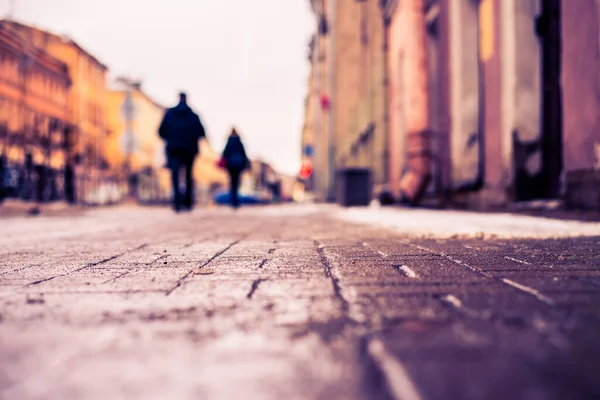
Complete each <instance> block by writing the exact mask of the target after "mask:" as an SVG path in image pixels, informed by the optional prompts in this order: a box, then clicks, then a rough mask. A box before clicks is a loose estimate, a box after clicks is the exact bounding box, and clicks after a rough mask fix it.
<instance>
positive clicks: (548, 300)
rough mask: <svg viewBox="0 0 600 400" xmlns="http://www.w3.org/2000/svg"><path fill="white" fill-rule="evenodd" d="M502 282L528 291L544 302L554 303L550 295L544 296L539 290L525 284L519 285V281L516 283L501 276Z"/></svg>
mask: <svg viewBox="0 0 600 400" xmlns="http://www.w3.org/2000/svg"><path fill="white" fill-rule="evenodd" d="M502 282H504V283H506V284H507V285H510V286H512V287H514V288H516V289H519V290H521V291H523V292H525V293H529V294H531V295H534V296H535V297H537V298H538V299H539V300H541V301H543V302H544V303H546V304H548V305H551V306H553V305H554V300H552V299H551V298H550V297H548V296H545V295H543V294H541V293H540V292H539V291H537V290H535V289H533V288H530V287H529V286H525V285H521V284H520V283H517V282H515V281H511V280H510V279H506V278H503V279H502Z"/></svg>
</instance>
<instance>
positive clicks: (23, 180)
mask: <svg viewBox="0 0 600 400" xmlns="http://www.w3.org/2000/svg"><path fill="white" fill-rule="evenodd" d="M70 88H71V80H70V78H69V72H68V68H67V65H66V64H65V63H63V62H62V61H60V60H59V59H57V58H55V57H53V56H52V55H50V54H49V53H48V52H46V51H44V50H43V49H40V48H37V47H35V46H33V45H32V44H31V43H30V42H29V41H27V40H26V39H25V38H23V37H22V36H21V35H20V34H19V33H18V32H17V31H15V30H14V29H12V27H11V26H9V24H6V23H4V22H0V191H1V192H2V193H1V194H0V196H2V197H3V196H12V197H20V198H23V199H26V200H29V199H32V200H33V199H35V200H38V201H47V200H54V199H60V198H64V197H65V196H67V197H70V193H69V188H72V187H73V186H72V181H71V180H70V178H71V177H72V174H70V173H69V169H68V168H67V165H68V161H69V156H70V152H71V150H72V147H73V145H74V142H73V137H72V136H71V135H70V133H71V132H72V129H71V128H72V127H71V125H70V119H69V108H68V99H69V93H70ZM65 175H66V179H67V185H66V188H65ZM65 189H67V193H66V192H65ZM71 194H72V193H71Z"/></svg>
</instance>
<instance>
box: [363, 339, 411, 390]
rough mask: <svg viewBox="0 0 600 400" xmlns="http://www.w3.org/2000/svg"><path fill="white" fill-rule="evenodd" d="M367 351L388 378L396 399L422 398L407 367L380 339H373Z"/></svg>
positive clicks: (386, 378) (387, 380) (390, 388)
mask: <svg viewBox="0 0 600 400" xmlns="http://www.w3.org/2000/svg"><path fill="white" fill-rule="evenodd" d="M367 352H368V354H369V356H370V357H371V359H372V360H373V361H374V362H375V363H376V365H377V366H378V367H379V369H380V370H381V372H382V375H383V377H384V379H385V380H386V383H387V386H388V391H389V392H390V394H391V396H392V397H393V398H394V399H396V400H421V395H419V392H418V391H417V388H416V387H415V385H414V383H413V382H412V380H411V378H410V376H409V374H408V372H406V368H404V366H403V365H402V363H401V362H400V361H398V358H397V357H394V356H393V355H392V354H390V352H389V351H388V350H387V348H386V346H385V344H384V343H383V342H382V341H381V340H379V339H371V340H369V342H368V344H367Z"/></svg>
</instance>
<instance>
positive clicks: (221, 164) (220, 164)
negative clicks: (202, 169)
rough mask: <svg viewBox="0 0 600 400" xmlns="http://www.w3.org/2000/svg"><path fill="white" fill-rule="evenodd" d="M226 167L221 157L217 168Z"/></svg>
mask: <svg viewBox="0 0 600 400" xmlns="http://www.w3.org/2000/svg"><path fill="white" fill-rule="evenodd" d="M226 166H227V162H226V161H225V158H223V157H221V158H220V159H219V162H217V167H219V168H225V167H226Z"/></svg>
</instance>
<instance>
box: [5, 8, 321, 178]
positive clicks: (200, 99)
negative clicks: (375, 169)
mask: <svg viewBox="0 0 600 400" xmlns="http://www.w3.org/2000/svg"><path fill="white" fill-rule="evenodd" d="M11 1H12V2H14V3H15V7H14V10H15V13H14V17H15V19H17V20H19V21H21V22H25V23H29V24H34V25H37V26H39V27H41V28H47V29H49V30H51V31H53V32H55V33H59V34H67V35H69V36H70V37H71V38H73V39H74V40H75V41H77V42H78V43H79V44H80V45H81V46H83V47H84V48H86V49H87V50H88V51H90V52H91V53H92V54H94V55H95V56H96V57H97V58H98V59H100V61H102V62H103V63H105V64H107V65H108V66H109V68H110V71H111V75H113V76H115V75H120V74H128V75H131V76H133V77H137V78H141V79H142V80H143V88H144V90H145V91H146V92H147V93H148V94H149V95H150V96H152V97H153V98H154V99H155V100H157V101H158V102H160V103H161V104H163V105H165V106H167V107H171V106H173V105H175V103H176V100H177V93H178V92H179V91H180V90H185V91H187V93H188V97H189V102H190V104H191V105H192V107H194V108H195V110H196V111H197V112H198V113H199V114H200V116H201V117H202V120H203V122H204V124H205V127H206V128H207V132H208V137H209V140H210V142H211V146H212V147H213V149H214V150H215V151H217V152H220V151H221V150H222V146H223V145H224V143H225V138H226V135H227V133H228V131H229V130H230V127H231V126H232V125H235V126H236V127H237V128H238V130H239V131H240V132H241V134H242V138H243V139H244V141H245V144H246V148H247V149H248V152H249V153H250V155H251V156H253V157H261V158H263V159H265V160H266V161H269V162H271V163H272V164H273V166H274V167H275V168H277V169H279V170H280V171H282V172H286V173H291V174H296V173H297V172H298V168H299V158H300V133H301V129H302V123H303V116H304V115H303V113H304V97H305V95H306V90H307V77H308V69H309V66H308V61H307V58H306V57H307V55H308V50H307V49H308V42H309V39H310V35H311V32H312V30H313V28H314V19H313V17H312V16H311V13H310V6H309V1H308V0H254V1H251V0H101V1H99V0H0V15H1V16H2V17H5V16H6V14H7V13H8V11H9V9H10V7H9V5H10V4H11Z"/></svg>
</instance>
